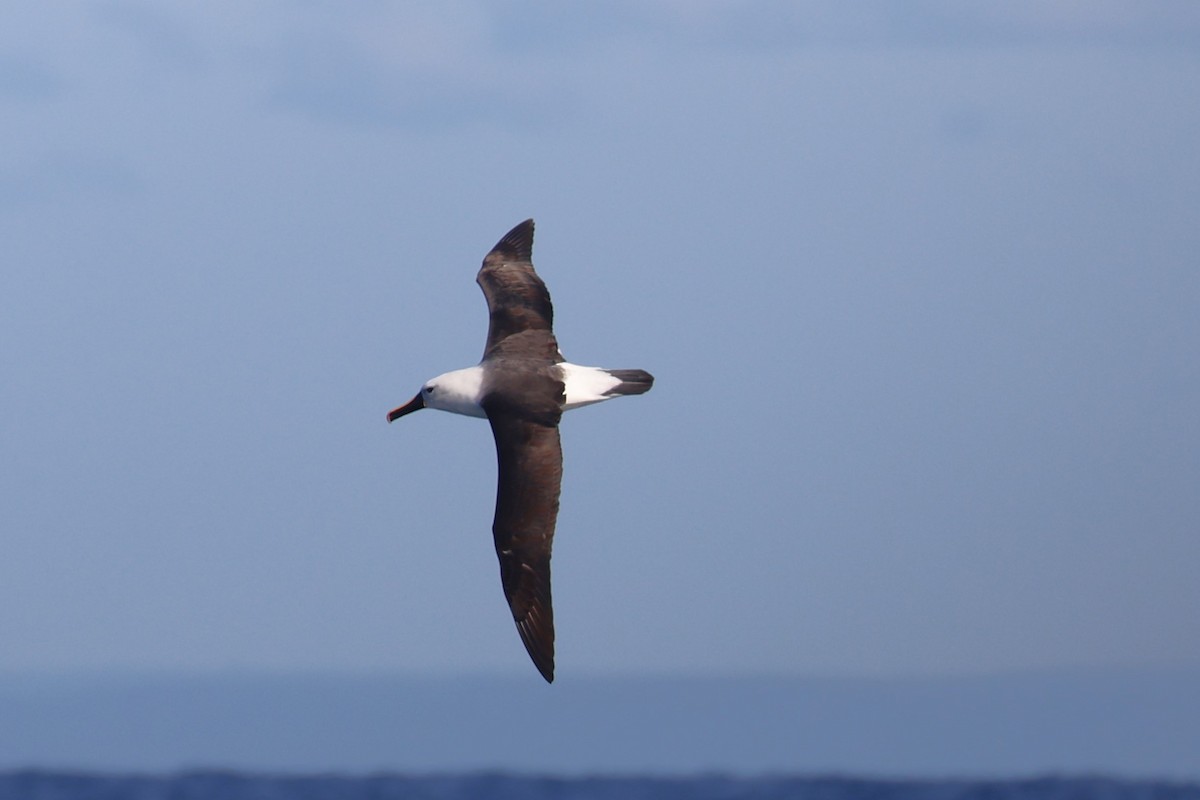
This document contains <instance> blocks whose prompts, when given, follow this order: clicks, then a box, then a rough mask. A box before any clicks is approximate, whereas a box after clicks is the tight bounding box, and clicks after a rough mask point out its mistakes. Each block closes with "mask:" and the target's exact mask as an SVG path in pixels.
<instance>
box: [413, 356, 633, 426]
mask: <svg viewBox="0 0 1200 800" xmlns="http://www.w3.org/2000/svg"><path fill="white" fill-rule="evenodd" d="M558 367H559V369H560V370H561V371H562V377H563V383H564V384H565V386H566V395H567V402H566V404H565V405H564V406H563V410H564V411H570V410H571V409H573V408H579V407H580V406H586V405H590V404H592V403H599V402H601V401H603V400H611V399H612V398H613V397H614V396H616V395H610V394H605V392H608V391H611V390H612V389H613V388H614V387H615V386H617V385H619V384H620V383H621V380H620V379H619V378H615V377H613V376H612V375H610V374H608V372H606V371H605V370H603V369H601V368H600V367H583V366H580V365H579V364H568V363H567V362H565V361H564V362H563V363H561V364H559V365H558ZM482 395H483V367H482V366H478V365H477V366H474V367H467V368H466V369H456V370H454V371H453V372H447V373H444V374H442V375H438V376H437V377H436V378H433V379H431V380H428V381H426V382H425V385H424V386H422V387H421V397H422V399H423V400H424V401H425V407H426V408H436V409H440V410H441V411H449V412H451V413H452V414H465V415H466V416H468V417H484V418H486V417H487V414H486V413H484V410H483V406H481V405H480V404H479V403H480V401H481V400H482V399H483V396H482Z"/></svg>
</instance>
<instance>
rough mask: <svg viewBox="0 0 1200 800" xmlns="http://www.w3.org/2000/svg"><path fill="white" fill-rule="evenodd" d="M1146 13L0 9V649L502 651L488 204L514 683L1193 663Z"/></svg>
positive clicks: (1190, 120) (1176, 97) (1170, 61)
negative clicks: (544, 627) (508, 313)
mask: <svg viewBox="0 0 1200 800" xmlns="http://www.w3.org/2000/svg"><path fill="white" fill-rule="evenodd" d="M1198 86H1200V11H1198V10H1196V9H1195V7H1194V6H1193V5H1192V4H1190V3H1184V2H1163V3H1154V4H1136V3H1127V2H1115V1H1114V2H1107V3H1094V4H1086V5H1084V4H1077V3H1069V2H1040V3H1033V2H1029V3H1004V4H1000V3H985V4H972V6H971V7H970V8H969V9H964V8H963V7H961V5H960V4H957V3H950V2H935V1H933V0H931V1H930V2H923V3H905V4H899V3H885V2H875V3H861V4H855V6H854V7H853V8H846V7H844V4H839V3H783V2H762V3H732V2H727V3H722V2H704V3H695V2H689V3H683V2H667V1H666V0H662V1H661V2H642V3H636V4H635V3H617V4H607V5H603V6H601V5H592V6H586V7H573V8H572V9H571V10H566V9H564V8H562V7H560V6H557V5H552V4H549V3H537V2H513V3H479V2H455V3H445V4H439V5H438V7H437V8H436V9H429V8H425V7H423V6H421V5H419V4H404V3H389V2H370V3H363V4H354V7H353V8H347V7H346V6H345V4H337V3H329V2H307V3H291V4H284V3H261V4H253V5H245V4H239V3H232V2H216V3H208V4H205V5H204V7H203V9H199V8H190V7H189V8H177V7H172V8H170V9H167V8H164V7H162V6H159V5H153V4H149V3H136V2H112V3H82V2H58V3H47V4H41V5H38V6H36V7H34V6H31V7H29V8H22V9H19V10H14V11H12V12H11V13H10V14H8V15H7V19H6V24H5V26H4V30H3V31H0V108H2V109H3V113H4V119H5V123H4V125H3V126H0V251H2V252H3V253H4V254H5V259H4V260H5V268H4V269H3V270H2V271H0V370H2V374H3V375H4V384H5V386H4V389H3V390H2V391H0V449H2V452H3V453H4V458H3V461H2V462H0V528H2V529H3V541H4V557H3V558H0V609H3V611H0V640H3V641H4V642H5V647H4V648H3V652H0V668H3V669H9V670H45V669H53V670H89V669H96V668H137V669H157V668H163V669H198V670H206V669H215V668H254V669H288V670H312V669H321V670H325V669H351V670H370V671H406V672H407V671H411V672H424V671H430V670H436V671H451V672H493V671H495V672H520V673H522V674H523V673H524V672H525V671H527V670H528V669H529V667H528V664H527V663H525V662H526V656H525V654H524V652H523V650H522V649H521V645H520V642H519V641H518V639H517V636H516V634H515V631H514V630H513V627H512V623H511V621H510V619H509V617H508V612H507V609H506V608H505V605H504V602H503V597H502V595H501V592H500V587H499V579H498V571H497V567H496V564H495V557H494V554H493V552H492V547H491V543H490V530H489V529H490V523H491V513H492V503H493V491H494V486H495V464H494V453H493V450H492V443H491V435H490V432H489V431H488V429H487V426H486V425H485V424H482V423H480V422H479V421H477V420H469V419H464V418H457V417H451V416H449V415H438V414H433V413H426V414H420V415H416V416H413V417H409V418H405V419H404V420H403V421H402V422H399V423H397V424H395V425H392V426H388V425H386V423H385V422H384V413H385V412H386V411H387V410H388V409H389V408H391V407H393V406H395V405H397V404H398V403H400V402H402V401H404V400H407V399H408V398H409V397H411V395H412V394H413V393H414V392H415V390H416V389H417V388H418V387H419V385H420V382H421V381H422V380H424V379H425V378H427V377H430V376H432V375H434V374H437V373H440V372H443V371H445V370H448V369H451V368H456V367H460V366H467V365H469V364H471V363H474V362H475V361H476V360H477V359H478V358H479V354H480V352H481V350H482V345H483V337H484V334H485V331H486V316H485V309H484V303H483V299H482V296H481V294H480V292H479V290H478V288H477V287H476V286H475V284H474V280H473V279H474V274H475V270H476V269H477V267H478V264H479V260H480V259H481V258H482V256H483V254H484V253H485V252H486V251H487V249H488V248H489V247H490V246H491V245H492V244H493V243H494V242H495V241H496V239H497V238H499V236H500V235H502V234H503V233H504V232H505V231H506V230H508V229H509V228H510V227H511V226H512V225H513V224H515V223H516V222H518V221H520V220H521V219H524V218H525V217H528V216H533V217H535V218H536V219H537V222H538V235H537V240H536V245H535V250H534V257H535V263H536V264H537V265H538V269H539V272H540V273H541V274H542V276H543V277H544V278H545V280H546V282H547V284H548V285H549V288H550V290H551V292H552V294H553V297H554V300H555V304H556V310H557V313H558V319H557V330H558V334H559V340H560V342H561V343H562V346H563V349H564V351H565V352H566V354H567V355H568V356H569V357H570V358H571V359H572V360H573V361H577V362H580V363H588V364H601V365H604V366H610V367H642V368H645V369H648V370H650V371H651V372H653V373H654V374H655V375H656V377H657V379H658V383H657V384H656V386H655V389H654V391H653V392H652V393H650V394H648V395H646V396H644V397H640V398H636V399H629V400H623V401H621V402H619V403H611V404H606V405H604V406H600V407H595V408H589V409H585V410H582V411H578V412H573V413H572V414H571V415H570V416H568V417H567V419H566V420H565V422H564V424H563V437H564V447H565V450H566V476H565V482H564V487H563V498H562V512H561V514H560V519H559V533H558V538H557V541H556V548H555V561H554V570H555V572H554V577H555V603H556V616H557V620H558V627H559V640H558V649H559V671H560V673H562V672H570V671H576V672H579V673H609V672H638V671H653V672H689V673H728V672H746V671H749V672H774V673H787V674H834V675H838V674H867V675H907V674H945V673H950V674H962V673H978V672H995V671H1004V670H1010V669H1025V668H1044V667H1054V666H1063V665H1085V666H1096V665H1123V664H1151V665H1159V666H1179V665H1196V664H1197V663H1200V639H1198V638H1197V637H1196V636H1195V631H1194V629H1195V620H1196V619H1197V618H1200V583H1198V582H1197V581H1196V580H1195V572H1196V564H1197V563H1198V561H1200V539H1198V538H1197V536H1196V532H1197V530H1200V493H1198V492H1197V491H1196V487H1197V486H1200V421H1198V420H1200V417H1198V416H1197V414H1196V409H1197V408H1200V367H1198V364H1200V358H1197V351H1198V349H1200V315H1197V313H1196V309H1197V308H1198V307H1200V270H1198V269H1197V265H1196V254H1197V253H1198V252H1200V226H1197V225H1196V220H1197V219H1200V190H1198V188H1197V187H1200V107H1198V106H1197V104H1196V103H1195V102H1194V97H1195V95H1196V90H1197V87H1198Z"/></svg>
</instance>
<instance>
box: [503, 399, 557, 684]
mask: <svg viewBox="0 0 1200 800" xmlns="http://www.w3.org/2000/svg"><path fill="white" fill-rule="evenodd" d="M485 407H486V406H485ZM488 419H489V421H490V422H491V425H492V433H493V435H494V436H495V438H496V458H497V462H498V464H499V481H498V485H497V489H496V517H495V520H494V522H493V524H492V533H493V535H494V537H495V544H496V556H497V557H498V558H499V560H500V582H501V584H502V585H503V587H504V596H505V597H506V598H507V600H508V606H509V608H510V609H511V611H512V615H513V621H514V622H515V623H516V625H517V631H518V633H519V634H520V636H521V641H522V642H523V643H524V644H525V649H526V651H527V652H528V653H529V657H530V658H531V659H533V663H534V665H535V666H536V667H537V669H538V671H539V672H540V673H541V674H542V677H543V678H545V679H546V680H547V681H550V682H553V680H554V610H553V606H552V604H551V597H550V550H551V546H552V544H553V541H554V525H555V521H556V519H557V517H558V496H559V490H560V487H561V485H562V445H561V443H560V440H559V435H558V425H557V419H555V420H554V424H546V422H544V421H536V420H533V419H529V418H526V417H524V416H520V415H518V414H515V413H512V412H511V411H509V410H506V409H505V408H503V404H502V403H493V404H492V407H491V408H489V409H488Z"/></svg>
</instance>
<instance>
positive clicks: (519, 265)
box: [475, 219, 561, 360]
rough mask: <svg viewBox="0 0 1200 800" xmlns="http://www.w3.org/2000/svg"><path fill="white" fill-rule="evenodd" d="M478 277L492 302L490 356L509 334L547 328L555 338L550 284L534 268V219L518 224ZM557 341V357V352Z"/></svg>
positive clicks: (486, 353) (490, 255) (486, 350)
mask: <svg viewBox="0 0 1200 800" xmlns="http://www.w3.org/2000/svg"><path fill="white" fill-rule="evenodd" d="M475 281H476V282H477V283H478V284H479V286H480V288H481V289H483V296H484V297H485V298H486V299H487V304H488V338H487V345H486V347H485V348H484V353H483V356H484V358H488V357H489V356H490V355H491V354H492V353H493V352H494V350H495V348H496V347H497V346H498V345H499V344H500V343H501V342H503V341H504V340H505V339H507V338H508V337H510V336H512V335H514V334H518V333H522V332H525V331H531V330H533V331H545V332H546V333H548V334H549V335H550V337H551V339H553V336H554V334H553V333H552V330H553V327H554V306H553V304H552V303H551V302H550V292H549V291H547V289H546V284H544V283H542V279H541V278H539V277H538V274H537V273H536V272H534V270H533V220H531V219H527V220H525V221H524V222H522V223H521V224H519V225H517V226H516V227H515V228H513V229H512V230H511V231H509V232H508V233H506V234H505V235H504V237H503V238H502V239H501V240H500V241H499V242H497V243H496V246H495V247H493V248H492V250H491V252H490V253H488V254H487V255H486V256H485V257H484V259H483V266H482V267H480V268H479V274H478V275H476V276H475ZM557 348H558V346H557V344H556V345H555V358H556V359H557V360H561V357H560V356H558V355H557Z"/></svg>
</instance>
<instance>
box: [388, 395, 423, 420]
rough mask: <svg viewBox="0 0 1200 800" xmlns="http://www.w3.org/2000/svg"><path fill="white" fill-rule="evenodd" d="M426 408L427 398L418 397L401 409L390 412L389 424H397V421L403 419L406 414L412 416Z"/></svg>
mask: <svg viewBox="0 0 1200 800" xmlns="http://www.w3.org/2000/svg"><path fill="white" fill-rule="evenodd" d="M424 407H425V398H424V397H422V396H421V395H417V396H416V397H414V398H413V399H412V400H409V401H408V402H407V403H405V404H404V405H402V406H400V407H399V408H393V409H392V410H391V411H389V412H388V422H395V421H396V420H398V419H400V417H403V416H404V415H405V414H411V413H412V412H414V411H420V410H421V409H422V408H424Z"/></svg>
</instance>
